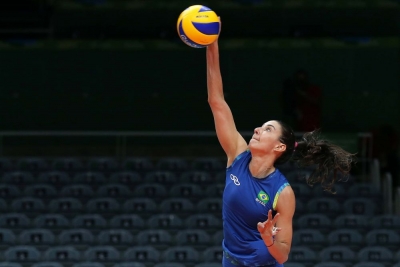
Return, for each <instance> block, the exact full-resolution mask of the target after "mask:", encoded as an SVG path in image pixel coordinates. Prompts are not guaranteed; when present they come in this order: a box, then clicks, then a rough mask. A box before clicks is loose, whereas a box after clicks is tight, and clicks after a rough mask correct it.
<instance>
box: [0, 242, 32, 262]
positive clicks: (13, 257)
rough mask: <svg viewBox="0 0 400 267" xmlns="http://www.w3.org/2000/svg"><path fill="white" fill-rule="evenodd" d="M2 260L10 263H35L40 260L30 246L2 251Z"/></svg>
mask: <svg viewBox="0 0 400 267" xmlns="http://www.w3.org/2000/svg"><path fill="white" fill-rule="evenodd" d="M4 259H5V260H6V261H10V262H18V263H24V262H37V261H39V260H40V252H39V250H37V249H36V248H35V247H32V246H15V247H10V248H8V249H7V250H6V251H4Z"/></svg>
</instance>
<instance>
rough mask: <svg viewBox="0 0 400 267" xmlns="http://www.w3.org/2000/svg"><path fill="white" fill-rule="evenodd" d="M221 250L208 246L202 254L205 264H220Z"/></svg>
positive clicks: (217, 247) (219, 247)
mask: <svg viewBox="0 0 400 267" xmlns="http://www.w3.org/2000/svg"><path fill="white" fill-rule="evenodd" d="M222 258H223V250H222V247H221V246H210V247H208V248H207V249H206V250H204V251H203V253H202V259H203V261H205V262H222Z"/></svg>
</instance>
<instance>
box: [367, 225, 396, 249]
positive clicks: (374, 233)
mask: <svg viewBox="0 0 400 267" xmlns="http://www.w3.org/2000/svg"><path fill="white" fill-rule="evenodd" d="M365 239H366V242H367V245H368V246H383V247H387V248H389V249H393V250H397V249H398V248H399V247H400V235H399V234H398V233H397V232H396V231H394V230H387V229H375V230H371V231H370V232H368V233H367V236H366V238H365Z"/></svg>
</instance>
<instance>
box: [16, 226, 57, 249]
mask: <svg viewBox="0 0 400 267" xmlns="http://www.w3.org/2000/svg"><path fill="white" fill-rule="evenodd" d="M19 241H20V243H21V244H22V245H32V246H43V245H53V244H54V243H55V236H54V234H53V233H52V232H51V231H50V230H48V229H29V230H24V231H22V232H21V234H20V235H19Z"/></svg>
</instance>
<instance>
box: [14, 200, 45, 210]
mask: <svg viewBox="0 0 400 267" xmlns="http://www.w3.org/2000/svg"><path fill="white" fill-rule="evenodd" d="M11 209H12V210H13V211H15V212H24V213H40V212H43V211H44V210H45V205H44V202H43V200H41V199H38V198H33V197H22V198H16V199H14V200H13V201H12V202H11Z"/></svg>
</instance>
